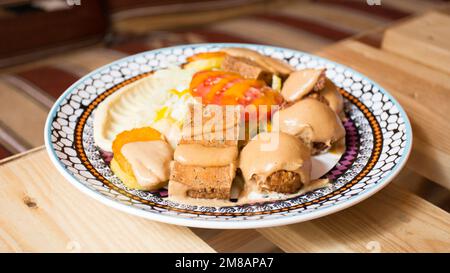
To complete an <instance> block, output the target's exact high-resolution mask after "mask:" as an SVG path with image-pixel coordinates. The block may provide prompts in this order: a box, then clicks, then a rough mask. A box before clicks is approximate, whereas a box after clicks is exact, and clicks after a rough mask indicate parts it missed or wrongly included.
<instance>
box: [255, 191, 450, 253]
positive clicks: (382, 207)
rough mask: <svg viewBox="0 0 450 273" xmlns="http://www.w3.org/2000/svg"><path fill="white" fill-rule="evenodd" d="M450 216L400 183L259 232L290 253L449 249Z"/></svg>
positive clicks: (446, 250)
mask: <svg viewBox="0 0 450 273" xmlns="http://www.w3.org/2000/svg"><path fill="white" fill-rule="evenodd" d="M449 227H450V215H449V214H448V213H447V212H445V211H443V210H441V209H439V208H437V207H435V206H433V205H431V204H430V203H428V202H426V201H425V200H423V199H421V198H419V197H417V196H414V195H412V194H409V193H407V192H404V191H402V190H400V189H399V188H398V187H397V186H395V185H390V186H388V187H387V188H386V189H383V190H382V191H381V192H379V193H377V194H376V195H374V196H372V197H371V198H369V199H368V200H366V201H363V202H362V203H360V204H358V205H356V206H354V207H352V208H350V209H346V210H344V211H341V212H338V213H336V214H333V215H330V216H327V217H323V218H320V219H317V220H313V221H309V222H304V223H300V224H295V225H289V226H282V227H276V228H267V229H259V230H258V231H259V232H260V233H261V234H263V235H264V236H265V237H266V238H268V239H270V240H271V241H272V242H274V243H275V244H276V245H278V246H279V247H280V248H281V249H282V250H284V251H286V252H449V251H450V228H449Z"/></svg>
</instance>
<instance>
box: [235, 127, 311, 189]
mask: <svg viewBox="0 0 450 273" xmlns="http://www.w3.org/2000/svg"><path fill="white" fill-rule="evenodd" d="M239 168H240V169H241V171H242V175H243V176H244V179H245V191H246V192H247V194H250V193H251V192H262V193H265V192H272V191H273V192H278V193H287V194H289V193H295V192H297V191H298V190H300V189H301V188H302V187H303V185H306V184H308V183H309V182H310V174H311V156H310V150H309V148H308V147H307V146H306V145H305V144H304V143H303V142H302V141H301V140H299V139H298V138H296V137H294V136H292V135H289V134H286V133H278V132H271V133H260V134H258V135H257V136H255V137H254V138H253V139H252V140H251V141H250V142H249V143H248V144H247V145H246V146H245V147H244V149H243V150H242V152H241V154H240V157H239Z"/></svg>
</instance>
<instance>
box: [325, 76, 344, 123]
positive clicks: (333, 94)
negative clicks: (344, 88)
mask: <svg viewBox="0 0 450 273" xmlns="http://www.w3.org/2000/svg"><path fill="white" fill-rule="evenodd" d="M319 93H320V95H321V96H322V97H323V98H325V100H326V101H327V103H328V105H329V106H330V108H331V109H333V111H334V112H336V114H337V115H338V116H339V117H341V118H342V117H343V115H344V98H343V97H342V95H341V93H340V92H339V89H338V87H337V86H336V85H335V84H334V83H333V82H332V81H331V80H330V79H326V80H325V86H324V88H323V89H322V90H320V92H319Z"/></svg>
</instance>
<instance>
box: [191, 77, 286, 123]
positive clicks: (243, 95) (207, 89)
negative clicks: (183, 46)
mask: <svg viewBox="0 0 450 273" xmlns="http://www.w3.org/2000/svg"><path fill="white" fill-rule="evenodd" d="M190 92H191V95H192V96H193V97H198V98H201V99H202V101H201V103H203V104H206V105H207V104H216V105H242V106H247V105H254V106H256V108H255V109H256V110H259V108H258V106H260V105H266V106H268V107H267V114H268V115H270V113H271V112H270V110H271V109H270V106H271V105H280V104H281V103H282V102H283V98H282V97H281V95H280V93H279V92H277V91H275V90H273V89H271V88H270V87H269V86H267V84H266V83H265V82H264V81H261V80H257V79H245V78H244V77H243V76H241V75H240V74H237V73H234V72H225V71H200V72H197V73H195V74H194V76H193V77H192V81H191V84H190Z"/></svg>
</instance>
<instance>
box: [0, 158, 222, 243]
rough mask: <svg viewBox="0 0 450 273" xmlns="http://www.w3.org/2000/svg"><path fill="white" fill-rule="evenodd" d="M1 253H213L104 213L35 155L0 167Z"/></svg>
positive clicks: (167, 230) (180, 235) (180, 232)
mask: <svg viewBox="0 0 450 273" xmlns="http://www.w3.org/2000/svg"><path fill="white" fill-rule="evenodd" d="M0 211H1V213H0V252H213V251H214V250H213V249H212V248H211V247H209V246H208V245H207V244H206V243H205V242H203V241H202V240H201V239H200V238H198V237H197V236H196V235H195V234H194V233H193V232H192V231H191V230H189V229H188V228H185V227H180V226H174V225H168V224H162V223H158V222H154V221H149V220H146V219H143V218H140V217H135V216H131V215H129V214H126V213H123V212H120V211H118V210H115V209H112V208H109V207H107V206H105V205H103V204H101V203H100V202H98V201H95V200H93V199H91V198H90V197H87V196H86V195H85V194H83V193H81V192H79V191H78V190H77V189H75V188H74V187H73V186H72V185H70V184H69V183H68V182H67V181H65V179H64V178H63V177H62V176H61V175H60V174H59V173H58V172H57V170H56V169H55V167H54V166H53V165H52V164H51V162H50V160H49V158H48V156H47V154H46V151H45V150H44V149H38V150H36V151H35V152H34V153H31V154H28V155H26V156H25V157H22V158H20V159H18V160H13V161H9V162H7V163H6V164H2V165H0Z"/></svg>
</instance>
